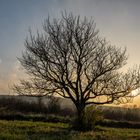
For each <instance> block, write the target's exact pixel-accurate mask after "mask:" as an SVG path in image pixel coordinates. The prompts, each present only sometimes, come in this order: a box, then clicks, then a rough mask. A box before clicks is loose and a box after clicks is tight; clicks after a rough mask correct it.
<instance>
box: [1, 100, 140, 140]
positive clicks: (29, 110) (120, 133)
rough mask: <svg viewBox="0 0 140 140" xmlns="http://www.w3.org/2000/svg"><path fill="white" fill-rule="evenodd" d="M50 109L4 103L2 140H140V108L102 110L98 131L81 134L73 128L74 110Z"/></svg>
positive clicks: (12, 102)
mask: <svg viewBox="0 0 140 140" xmlns="http://www.w3.org/2000/svg"><path fill="white" fill-rule="evenodd" d="M48 107H49V108H48ZM48 107H46V106H44V105H43V104H42V105H41V106H39V104H38V103H33V102H32V103H29V102H26V101H21V100H17V99H0V140H125V139H129V140H140V109H139V108H114V107H99V108H97V109H98V110H101V111H102V113H103V117H104V119H103V120H102V121H100V122H97V124H96V127H95V128H94V130H92V131H87V132H78V131H75V130H73V129H72V128H71V122H72V120H73V119H72V118H73V117H74V114H75V113H74V112H73V110H71V109H68V108H65V109H64V108H63V109H62V108H61V107H60V105H59V103H58V102H54V103H52V102H51V106H48Z"/></svg>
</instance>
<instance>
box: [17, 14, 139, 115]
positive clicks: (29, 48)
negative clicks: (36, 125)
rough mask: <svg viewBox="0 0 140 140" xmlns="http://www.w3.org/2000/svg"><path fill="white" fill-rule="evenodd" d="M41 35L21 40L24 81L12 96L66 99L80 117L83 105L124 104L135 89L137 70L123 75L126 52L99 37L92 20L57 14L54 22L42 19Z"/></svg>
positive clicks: (137, 84) (134, 69) (137, 77)
mask: <svg viewBox="0 0 140 140" xmlns="http://www.w3.org/2000/svg"><path fill="white" fill-rule="evenodd" d="M43 30H44V32H43V33H39V32H37V35H33V34H32V33H31V32H30V36H29V37H28V38H27V39H26V41H25V49H26V50H25V52H23V55H22V57H21V58H19V61H20V63H21V65H22V66H23V67H24V68H25V69H26V71H27V73H28V74H29V76H30V80H29V81H27V80H22V81H21V83H20V84H19V85H15V86H14V89H15V91H16V92H17V93H18V94H23V95H33V96H45V95H48V94H57V95H59V96H62V97H64V98H69V99H70V100H72V102H73V103H74V104H75V106H76V108H77V111H78V113H79V114H80V113H81V112H82V111H83V110H84V108H85V106H86V105H89V104H97V105H100V104H108V103H126V102H129V101H131V99H132V98H133V96H134V94H132V91H133V90H135V89H138V88H139V86H140V70H139V67H136V68H133V69H129V70H128V71H127V72H126V73H124V72H123V71H121V70H120V69H121V68H122V67H123V66H124V65H125V64H126V62H127V58H128V57H127V54H126V48H124V49H122V48H120V47H116V46H114V45H111V44H110V43H108V42H107V41H106V39H104V38H101V37H99V31H98V30H97V29H96V26H95V23H94V21H93V20H88V19H87V18H86V17H85V18H83V19H82V18H80V16H74V15H73V14H72V13H70V14H67V13H62V16H61V18H60V19H53V20H50V18H48V19H46V20H45V22H44V24H43Z"/></svg>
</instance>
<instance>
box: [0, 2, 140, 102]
mask: <svg viewBox="0 0 140 140" xmlns="http://www.w3.org/2000/svg"><path fill="white" fill-rule="evenodd" d="M64 10H66V11H67V12H72V13H73V14H75V15H80V16H81V17H84V16H86V17H88V18H91V17H92V18H93V19H94V21H95V22H96V27H97V29H99V31H100V35H101V36H102V37H105V38H106V39H107V40H108V41H109V42H110V43H111V44H112V45H116V46H118V47H122V48H123V47H126V48H127V53H128V55H129V59H128V64H127V67H133V66H134V65H139V64H140V54H139V53H140V28H139V26H140V0H0V94H9V93H10V90H9V89H10V87H11V85H12V84H13V83H15V82H17V81H18V80H19V79H22V77H24V73H23V72H22V71H23V70H22V68H21V67H20V64H19V62H18V61H17V57H20V56H21V54H22V51H23V50H24V41H25V39H26V37H27V36H28V30H29V28H30V29H31V30H32V31H34V32H35V31H36V30H37V29H38V30H42V23H43V22H44V20H45V19H46V18H47V17H48V15H49V16H50V18H58V17H60V15H61V14H60V13H61V11H64ZM139 99H140V97H138V98H137V99H136V101H135V102H136V103H138V102H140V101H139ZM139 104H140V103H139Z"/></svg>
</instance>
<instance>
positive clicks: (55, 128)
mask: <svg viewBox="0 0 140 140" xmlns="http://www.w3.org/2000/svg"><path fill="white" fill-rule="evenodd" d="M77 139H78V140H124V139H129V140H140V129H128V128H110V127H109V128H108V127H101V126H97V127H96V128H95V130H93V131H88V132H78V131H73V130H71V129H70V126H69V125H68V124H66V123H45V122H32V121H5V120H0V140H77Z"/></svg>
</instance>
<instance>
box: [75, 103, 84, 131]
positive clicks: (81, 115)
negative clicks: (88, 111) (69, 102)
mask: <svg viewBox="0 0 140 140" xmlns="http://www.w3.org/2000/svg"><path fill="white" fill-rule="evenodd" d="M84 115H85V106H77V119H76V122H75V123H76V129H77V130H84V120H83V119H84Z"/></svg>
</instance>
